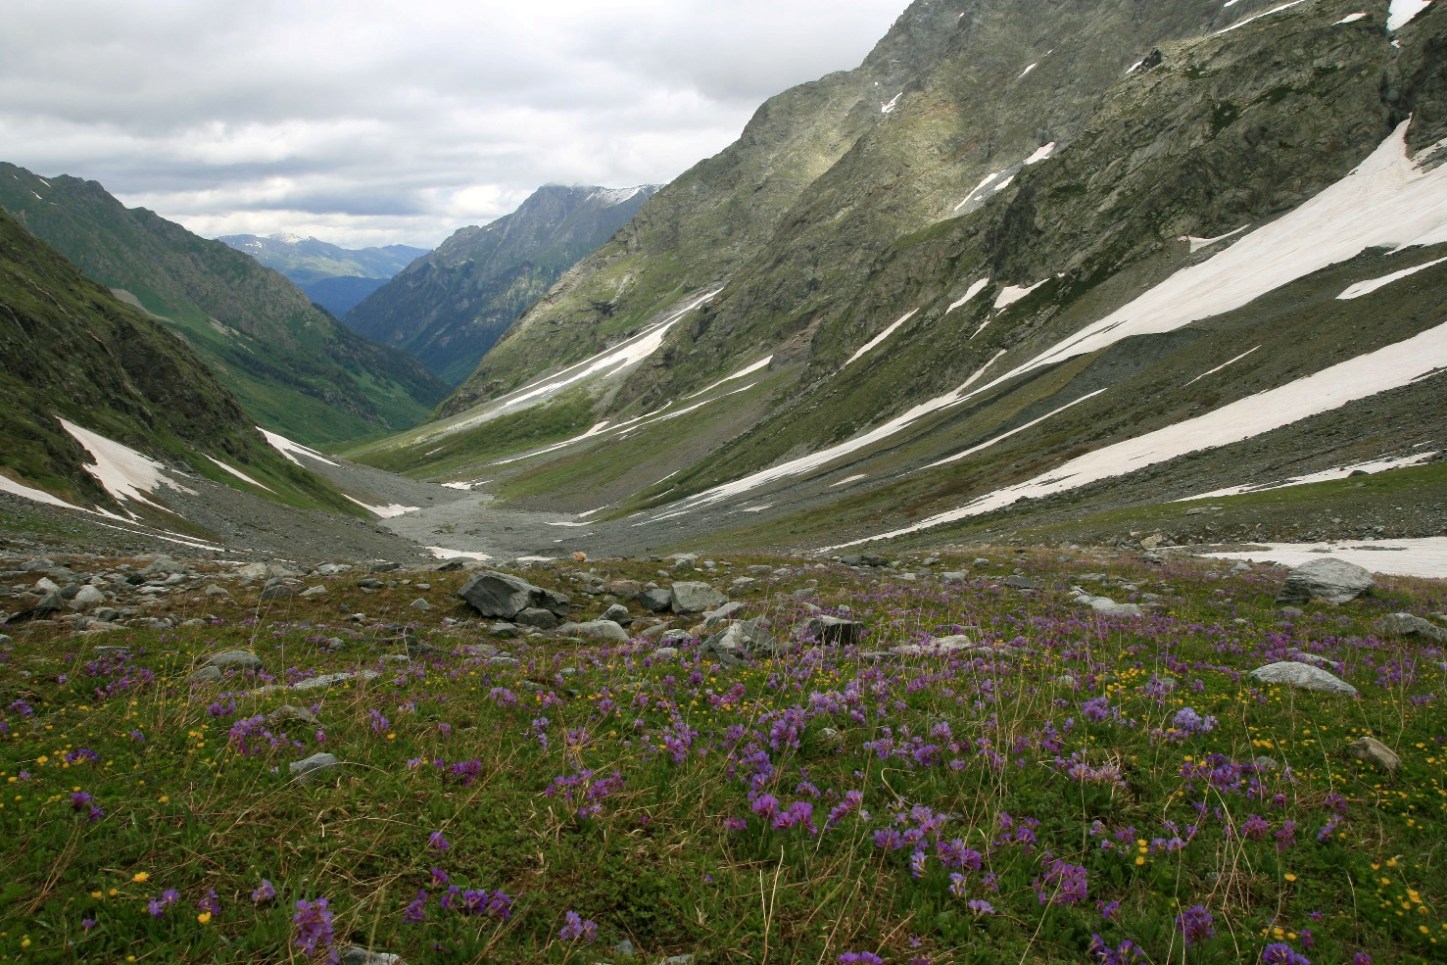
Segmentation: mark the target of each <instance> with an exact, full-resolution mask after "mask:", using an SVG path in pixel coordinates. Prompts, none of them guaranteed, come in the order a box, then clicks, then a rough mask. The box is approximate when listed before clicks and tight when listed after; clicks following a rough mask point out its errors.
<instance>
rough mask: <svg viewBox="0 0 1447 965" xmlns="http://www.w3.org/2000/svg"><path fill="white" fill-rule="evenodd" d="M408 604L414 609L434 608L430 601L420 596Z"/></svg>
mask: <svg viewBox="0 0 1447 965" xmlns="http://www.w3.org/2000/svg"><path fill="white" fill-rule="evenodd" d="M407 605H408V606H410V607H411V608H412V609H414V610H430V609H432V604H430V603H428V602H427V601H426V600H424V599H422V598H421V597H420V596H419V597H418V598H417V599H415V600H413V601H412V602H411V603H409V604H407Z"/></svg>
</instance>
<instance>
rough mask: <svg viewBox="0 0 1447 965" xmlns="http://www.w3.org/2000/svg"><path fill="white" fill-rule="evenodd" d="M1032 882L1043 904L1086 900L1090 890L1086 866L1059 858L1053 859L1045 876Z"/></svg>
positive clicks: (1070, 903) (1072, 902)
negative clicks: (1069, 862)
mask: <svg viewBox="0 0 1447 965" xmlns="http://www.w3.org/2000/svg"><path fill="white" fill-rule="evenodd" d="M1031 884H1032V886H1033V887H1034V889H1035V897H1037V898H1039V899H1040V904H1042V905H1050V904H1055V905H1073V904H1076V903H1077V902H1081V901H1084V900H1085V899H1086V896H1087V894H1088V893H1089V891H1090V885H1089V879H1088V877H1087V873H1086V870H1085V868H1084V867H1083V866H1081V865H1077V864H1068V863H1066V862H1064V861H1061V860H1060V859H1058V858H1054V859H1051V860H1050V863H1049V864H1048V865H1046V867H1045V875H1044V877H1042V878H1036V879H1035V880H1034V881H1033V882H1031Z"/></svg>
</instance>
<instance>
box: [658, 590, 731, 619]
mask: <svg viewBox="0 0 1447 965" xmlns="http://www.w3.org/2000/svg"><path fill="white" fill-rule="evenodd" d="M670 593H671V599H670V605H671V606H672V608H673V612H674V613H703V612H705V611H707V610H716V609H718V608H719V607H721V606H723V605H724V604H725V603H727V602H728V597H726V596H724V595H723V594H722V593H720V592H719V591H718V590H715V589H714V588H713V587H711V586H709V585H708V584H707V583H675V584H673V588H672V590H671V591H670Z"/></svg>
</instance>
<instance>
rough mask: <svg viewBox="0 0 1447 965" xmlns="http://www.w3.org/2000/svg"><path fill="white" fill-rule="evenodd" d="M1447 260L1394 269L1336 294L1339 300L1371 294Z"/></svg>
mask: <svg viewBox="0 0 1447 965" xmlns="http://www.w3.org/2000/svg"><path fill="white" fill-rule="evenodd" d="M1444 261H1447V258H1438V259H1437V260H1436V261H1429V262H1427V263H1426V264H1423V265H1413V266H1412V267H1411V268H1403V269H1402V270H1401V271H1394V272H1392V273H1391V274H1390V275H1383V276H1382V277H1381V278H1373V279H1372V280H1370V281H1359V282H1357V283H1356V284H1355V285H1352V286H1351V287H1350V288H1348V289H1347V290H1346V291H1344V292H1342V293H1341V294H1340V295H1338V296H1336V297H1337V300H1338V301H1349V300H1351V299H1353V298H1361V297H1362V296H1363V295H1370V294H1371V293H1372V292H1374V291H1376V290H1377V289H1378V288H1385V287H1386V286H1387V285H1390V284H1391V283H1392V282H1394V281H1401V280H1402V279H1403V278H1406V277H1408V276H1409V275H1415V274H1416V273H1417V272H1419V271H1426V270H1427V269H1428V268H1435V267H1437V266H1438V265H1440V264H1442V263H1443V262H1444Z"/></svg>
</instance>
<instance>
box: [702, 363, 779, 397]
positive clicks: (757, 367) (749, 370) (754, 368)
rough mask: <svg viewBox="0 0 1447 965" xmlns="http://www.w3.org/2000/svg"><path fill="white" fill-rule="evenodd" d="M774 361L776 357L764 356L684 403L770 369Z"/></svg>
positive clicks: (703, 389)
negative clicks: (726, 384) (729, 383)
mask: <svg viewBox="0 0 1447 965" xmlns="http://www.w3.org/2000/svg"><path fill="white" fill-rule="evenodd" d="M772 361H774V357H773V356H772V355H766V356H764V357H763V358H761V359H759V360H758V361H757V362H755V363H753V364H752V365H746V366H744V367H743V368H741V369H739V370H738V371H737V372H735V373H733V374H732V375H725V376H724V377H723V378H721V379H719V380H718V381H717V382H715V383H714V384H713V385H710V386H707V387H705V388H702V389H699V390H698V391H697V392H695V393H693V395H690V396H687V397H685V400H684V401H687V400H688V399H692V398H696V397H697V396H700V395H704V394H706V393H709V392H712V391H713V390H714V389H716V388H718V387H719V386H721V385H723V384H725V383H727V382H732V381H733V380H734V379H742V378H743V377H744V376H747V375H753V374H754V373H755V372H758V371H761V370H763V369H766V368H768V367H769V363H770V362H772Z"/></svg>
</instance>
